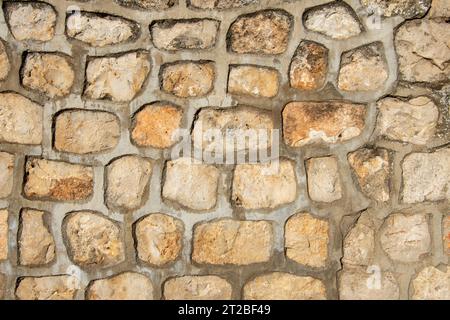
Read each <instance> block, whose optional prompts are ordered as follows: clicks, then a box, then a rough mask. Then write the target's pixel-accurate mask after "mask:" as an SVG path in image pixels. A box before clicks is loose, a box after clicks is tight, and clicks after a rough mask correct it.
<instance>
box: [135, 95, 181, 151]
mask: <svg viewBox="0 0 450 320" xmlns="http://www.w3.org/2000/svg"><path fill="white" fill-rule="evenodd" d="M182 117H183V110H181V108H178V107H176V106H174V105H171V104H168V103H155V104H151V105H146V106H144V107H143V108H142V109H140V110H139V111H138V112H137V113H136V114H135V116H134V124H133V129H132V132H131V139H132V140H133V143H135V144H136V145H137V146H139V147H152V148H158V149H164V148H170V147H171V146H173V145H174V144H175V143H176V142H177V140H178V133H179V130H180V129H181V120H182Z"/></svg>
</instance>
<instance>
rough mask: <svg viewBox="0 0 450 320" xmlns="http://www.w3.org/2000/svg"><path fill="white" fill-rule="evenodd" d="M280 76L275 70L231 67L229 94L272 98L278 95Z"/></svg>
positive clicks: (254, 67) (245, 66)
mask: <svg viewBox="0 0 450 320" xmlns="http://www.w3.org/2000/svg"><path fill="white" fill-rule="evenodd" d="M278 83H279V75H278V71H277V70H276V69H273V68H265V67H258V66H250V65H235V66H231V67H230V73H229V76H228V92H229V93H232V94H241V95H249V96H253V97H264V98H272V97H275V96H276V95H277V93H278Z"/></svg>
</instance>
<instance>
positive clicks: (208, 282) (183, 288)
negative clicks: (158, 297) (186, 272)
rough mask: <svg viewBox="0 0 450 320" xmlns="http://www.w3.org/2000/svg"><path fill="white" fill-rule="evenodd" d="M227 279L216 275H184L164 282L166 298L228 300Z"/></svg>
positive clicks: (229, 288) (230, 292) (228, 285)
mask: <svg viewBox="0 0 450 320" xmlns="http://www.w3.org/2000/svg"><path fill="white" fill-rule="evenodd" d="M231 294H232V288H231V285H230V284H229V283H228V281H226V280H224V279H222V278H220V277H218V276H184V277H178V278H172V279H169V280H167V281H166V282H165V283H164V299H166V300H230V299H231Z"/></svg>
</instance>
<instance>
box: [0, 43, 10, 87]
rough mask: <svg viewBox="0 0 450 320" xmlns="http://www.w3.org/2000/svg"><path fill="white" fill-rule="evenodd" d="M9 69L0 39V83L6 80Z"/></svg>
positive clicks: (7, 59)
mask: <svg viewBox="0 0 450 320" xmlns="http://www.w3.org/2000/svg"><path fill="white" fill-rule="evenodd" d="M10 69H11V64H10V62H9V58H8V53H7V52H6V48H5V45H4V44H3V42H2V41H1V39H0V81H2V80H5V79H6V77H7V76H8V73H9V70H10Z"/></svg>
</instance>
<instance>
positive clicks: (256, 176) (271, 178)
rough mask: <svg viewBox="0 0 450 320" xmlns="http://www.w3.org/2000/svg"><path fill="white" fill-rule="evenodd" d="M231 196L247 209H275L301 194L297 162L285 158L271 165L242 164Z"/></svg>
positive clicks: (237, 203)
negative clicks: (296, 168)
mask: <svg viewBox="0 0 450 320" xmlns="http://www.w3.org/2000/svg"><path fill="white" fill-rule="evenodd" d="M232 188H233V189H232V195H231V199H232V201H233V202H234V203H235V204H236V206H238V207H243V208H244V209H274V208H276V207H278V206H281V205H284V204H287V203H291V202H293V201H294V200H295V199H296V197H297V179H296V175H295V169H294V165H293V163H292V162H291V161H290V160H287V159H282V160H280V161H275V162H272V163H267V164H238V165H236V168H235V170H234V176H233V187H232Z"/></svg>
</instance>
